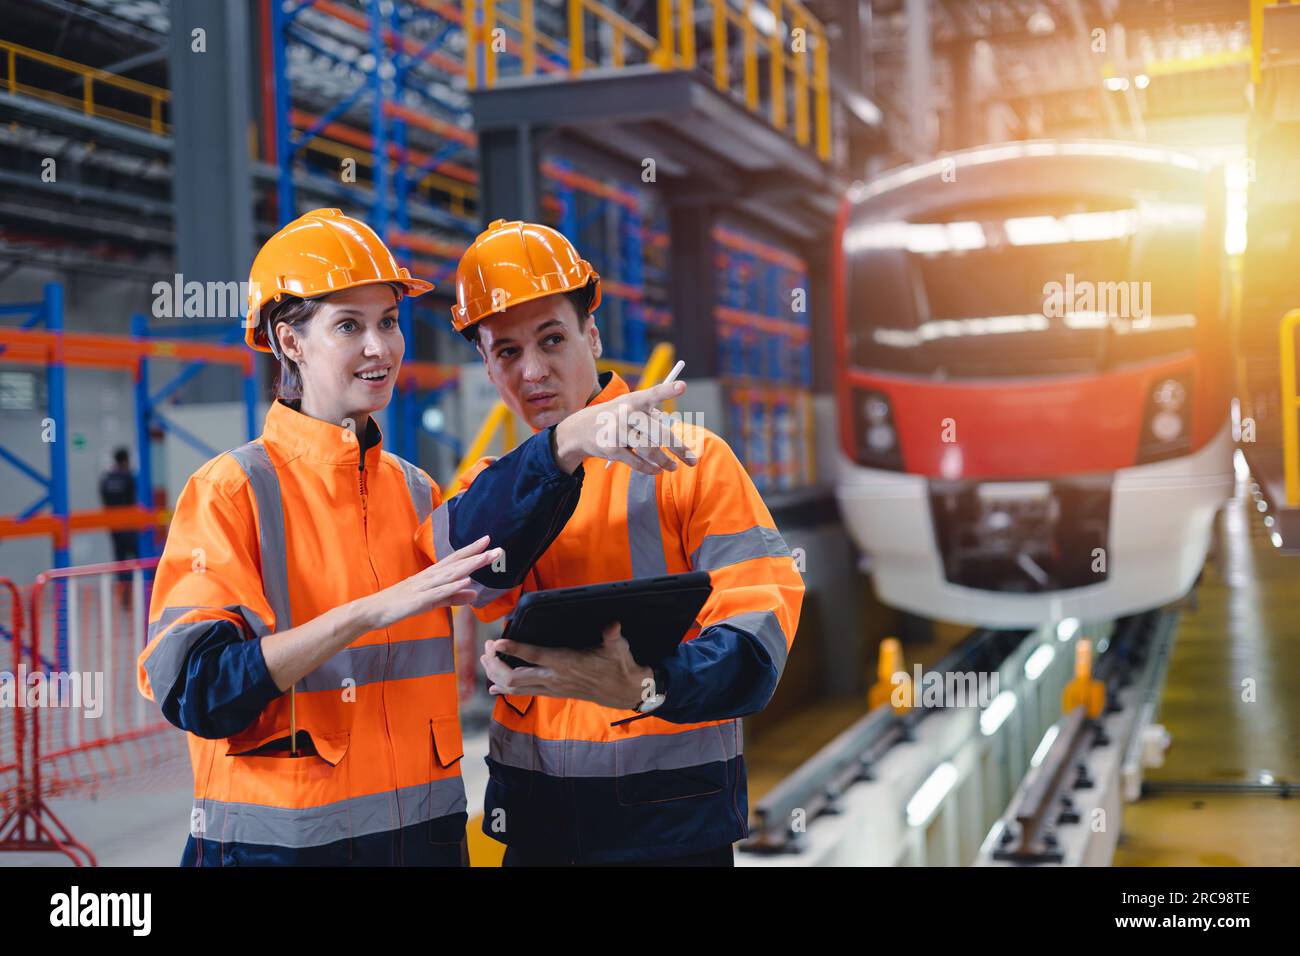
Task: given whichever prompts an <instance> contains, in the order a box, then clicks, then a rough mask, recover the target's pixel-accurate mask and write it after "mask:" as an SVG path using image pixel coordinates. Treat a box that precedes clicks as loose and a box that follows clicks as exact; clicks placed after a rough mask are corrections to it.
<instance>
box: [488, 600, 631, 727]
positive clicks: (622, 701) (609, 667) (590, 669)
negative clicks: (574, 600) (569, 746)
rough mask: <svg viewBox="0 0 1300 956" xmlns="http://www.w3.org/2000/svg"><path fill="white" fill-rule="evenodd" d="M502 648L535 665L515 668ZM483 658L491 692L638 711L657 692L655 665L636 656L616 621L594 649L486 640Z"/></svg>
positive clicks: (606, 630)
mask: <svg viewBox="0 0 1300 956" xmlns="http://www.w3.org/2000/svg"><path fill="white" fill-rule="evenodd" d="M498 651H500V652H501V653H502V654H509V655H511V656H513V657H518V658H522V659H523V660H526V661H528V662H529V663H531V664H534V665H536V666H534V667H516V668H511V667H510V665H509V664H507V663H506V662H505V661H503V660H500V659H499V658H498V657H497V652H498ZM479 660H480V661H481V662H482V664H483V670H484V671H486V672H487V676H488V679H489V680H490V681H491V682H492V686H491V687H489V688H488V691H489V692H490V693H492V694H494V695H496V694H519V695H521V696H537V697H572V698H574V699H575V700H589V701H591V702H592V703H593V704H600V705H601V706H602V707H613V708H616V709H619V710H636V708H637V707H638V706H640V704H641V701H642V700H644V699H645V698H646V697H647V696H653V694H654V693H655V690H654V670H653V669H652V668H649V667H642V666H641V665H640V664H638V663H637V662H636V660H635V659H634V658H633V657H632V649H631V648H630V647H628V643H627V639H626V638H625V637H623V630H622V628H621V627H620V626H619V623H618V622H617V621H615V622H614V623H613V624H611V625H609V627H607V628H605V631H604V634H603V641H602V643H601V645H600V646H599V647H594V648H591V649H590V650H580V651H577V650H572V649H570V648H567V647H537V646H536V645H534V644H520V643H519V642H518V641H511V640H507V639H505V638H503V639H501V640H499V641H488V642H487V643H486V644H485V646H484V654H483V656H482V657H480V658H479ZM647 689H648V690H649V693H648V694H647V693H646V691H647Z"/></svg>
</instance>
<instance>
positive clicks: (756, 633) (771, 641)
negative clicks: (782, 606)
mask: <svg viewBox="0 0 1300 956" xmlns="http://www.w3.org/2000/svg"><path fill="white" fill-rule="evenodd" d="M719 624H727V625H729V626H731V627H734V628H735V629H736V630H738V631H744V632H745V633H746V634H749V635H751V636H753V637H754V638H755V639H756V640H757V641H758V643H760V644H762V645H763V649H764V650H766V651H767V654H768V656H769V657H770V658H772V663H773V664H775V665H776V672H777V674H778V675H779V674H780V673H781V671H783V670H784V669H785V659H786V657H787V656H789V653H790V648H789V647H788V646H787V645H786V643H785V631H783V630H781V622H780V621H778V620H777V618H776V614H774V613H773V612H772V611H746V612H745V613H744V614H735V615H733V616H731V617H728V618H723V619H722V620H721V621H710V622H709V627H717V626H718V625H719ZM706 630H707V628H706Z"/></svg>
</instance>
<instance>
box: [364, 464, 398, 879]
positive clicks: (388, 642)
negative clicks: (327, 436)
mask: <svg viewBox="0 0 1300 956" xmlns="http://www.w3.org/2000/svg"><path fill="white" fill-rule="evenodd" d="M357 488H358V490H359V491H360V492H361V530H362V533H363V536H364V538H365V548H366V561H367V563H368V564H369V565H370V573H371V575H373V576H374V579H375V587H379V575H378V574H377V573H376V572H375V563H374V561H372V560H371V559H370V523H369V519H368V515H369V507H368V505H367V501H366V453H365V451H362V452H361V459H360V461H359V463H358V464H357ZM392 650H393V649H392V637H391V636H390V635H389V633H388V628H384V679H383V680H382V681H380V682H379V708H380V714H381V715H382V716H383V721H384V735H385V736H386V737H387V739H388V753H389V760H390V765H391V769H392V772H393V785H394V787H395V786H396V785H397V765H396V751H395V749H394V746H393V735H392V733H391V732H390V731H389V729H388V695H387V694H385V693H384V689H385V686H386V685H387V683H388V664H389V660H390V658H391V656H392ZM396 810H397V820H396V823H397V829H399V830H400V829H401V828H402V816H401V813H402V810H401V804H400V803H398V804H396ZM397 862H398V864H399V865H400V864H401V862H402V854H401V850H400V848H399V849H398V853H397Z"/></svg>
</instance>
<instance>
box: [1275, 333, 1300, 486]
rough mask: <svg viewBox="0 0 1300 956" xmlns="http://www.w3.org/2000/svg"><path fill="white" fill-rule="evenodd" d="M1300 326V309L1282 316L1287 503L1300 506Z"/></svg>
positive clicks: (1283, 425) (1284, 449)
mask: <svg viewBox="0 0 1300 956" xmlns="http://www.w3.org/2000/svg"><path fill="white" fill-rule="evenodd" d="M1297 325H1300V309H1292V310H1291V311H1290V312H1288V313H1287V314H1286V315H1285V316H1283V318H1282V332H1281V336H1282V341H1281V343H1280V344H1281V356H1282V467H1283V469H1284V473H1285V475H1286V504H1287V507H1288V508H1296V507H1300V435H1297V433H1296V430H1297V418H1300V416H1298V415H1297V406H1300V397H1298V396H1297V395H1296V387H1295V386H1296V370H1295V330H1296V326H1297Z"/></svg>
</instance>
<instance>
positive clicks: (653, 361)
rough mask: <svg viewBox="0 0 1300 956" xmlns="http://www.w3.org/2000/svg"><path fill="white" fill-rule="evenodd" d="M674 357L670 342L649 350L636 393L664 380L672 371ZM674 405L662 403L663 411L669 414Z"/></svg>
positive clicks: (672, 403)
mask: <svg viewBox="0 0 1300 956" xmlns="http://www.w3.org/2000/svg"><path fill="white" fill-rule="evenodd" d="M675 355H676V353H675V351H674V350H673V346H672V343H671V342H660V343H659V344H658V345H656V346H655V347H654V348H653V349H651V350H650V357H649V358H648V359H646V363H645V368H643V369H642V370H641V380H640V381H639V382H637V385H636V387H637V391H640V390H641V389H643V388H649V387H650V386H651V385H658V384H659V383H660V382H662V381H663V380H664V379H666V378H667V377H668V373H669V372H671V371H672V368H673V363H674V357H675ZM676 404H677V403H676V402H674V401H667V402H664V403H663V406H664V411H665V412H668V413H669V414H671V413H672V411H673V408H674V407H675V406H676Z"/></svg>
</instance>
